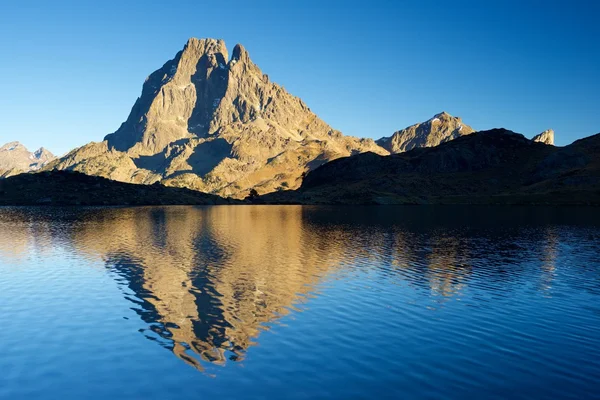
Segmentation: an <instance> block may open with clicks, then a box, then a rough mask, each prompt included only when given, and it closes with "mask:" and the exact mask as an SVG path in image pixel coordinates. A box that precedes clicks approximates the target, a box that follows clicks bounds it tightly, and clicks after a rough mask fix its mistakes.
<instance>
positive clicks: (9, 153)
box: [0, 142, 56, 177]
mask: <svg viewBox="0 0 600 400" xmlns="http://www.w3.org/2000/svg"><path fill="white" fill-rule="evenodd" d="M55 158H56V157H54V155H53V154H52V153H50V152H49V151H48V150H46V149H44V148H43V147H41V148H39V149H38V150H36V151H34V152H30V151H29V150H27V148H26V147H25V146H23V145H22V144H21V143H19V142H10V143H7V144H5V145H4V146H2V147H0V176H1V177H7V176H11V175H16V174H18V173H21V172H29V171H35V170H38V169H40V168H41V167H43V166H44V165H45V164H46V163H48V162H49V161H52V160H53V159H55Z"/></svg>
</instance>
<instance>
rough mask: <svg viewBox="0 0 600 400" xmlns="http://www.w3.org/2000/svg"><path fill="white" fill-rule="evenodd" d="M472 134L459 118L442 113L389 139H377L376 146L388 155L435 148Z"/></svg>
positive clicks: (398, 132) (469, 128)
mask: <svg viewBox="0 0 600 400" xmlns="http://www.w3.org/2000/svg"><path fill="white" fill-rule="evenodd" d="M473 132H474V130H473V128H471V127H470V126H468V125H465V124H464V123H463V122H462V119H461V118H459V117H453V116H452V115H450V114H448V113H447V112H445V111H442V112H441V113H438V114H435V115H434V116H433V117H431V118H430V119H428V120H427V121H425V122H422V123H419V124H415V125H411V126H409V127H407V128H405V129H402V130H400V131H397V132H395V133H394V134H393V135H392V136H391V137H383V138H381V139H379V140H378V141H377V144H379V145H380V146H382V147H383V148H385V149H386V150H388V151H389V152H390V153H402V152H405V151H408V150H412V149H414V148H415V147H433V146H437V145H439V144H440V143H444V142H447V141H449V140H452V139H456V138H457V137H460V136H464V135H468V134H470V133H473Z"/></svg>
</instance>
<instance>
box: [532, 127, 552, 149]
mask: <svg viewBox="0 0 600 400" xmlns="http://www.w3.org/2000/svg"><path fill="white" fill-rule="evenodd" d="M531 140H533V141H534V142H540V143H545V144H549V145H552V146H554V131H553V130H552V129H548V130H545V131H544V132H542V133H540V134H539V135H535V136H534V137H533V138H532V139H531Z"/></svg>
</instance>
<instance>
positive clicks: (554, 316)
mask: <svg viewBox="0 0 600 400" xmlns="http://www.w3.org/2000/svg"><path fill="white" fill-rule="evenodd" d="M0 326H1V328H2V329H0V398H2V399H21V398H23V399H81V398H89V399H107V398H112V399H167V398H168V399H171V398H172V399H201V398H207V399H209V398H210V399H214V398H218V399H229V398H231V399H259V398H273V399H282V398H289V399H309V398H310V399H315V398H333V399H354V398H356V399H360V398H450V399H464V398H474V399H479V398H594V397H595V398H600V210H598V209H585V208H565V209H543V208H482V207H471V208H465V207H437V208H435V207H362V208H361V207H340V208H327V207H296V206H282V207H278V206H221V207H205V208H202V207H163V208H104V209H103V208H89V209H69V208H62V209H61V208H0Z"/></svg>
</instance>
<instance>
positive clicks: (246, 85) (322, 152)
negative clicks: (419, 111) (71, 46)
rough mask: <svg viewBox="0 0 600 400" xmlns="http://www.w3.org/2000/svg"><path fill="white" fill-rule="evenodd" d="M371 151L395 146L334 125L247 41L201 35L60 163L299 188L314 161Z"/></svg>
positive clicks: (234, 186) (194, 182) (243, 186)
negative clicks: (255, 58) (112, 121)
mask: <svg viewBox="0 0 600 400" xmlns="http://www.w3.org/2000/svg"><path fill="white" fill-rule="evenodd" d="M365 151H373V152H376V153H379V154H386V153H387V152H386V151H385V150H383V149H382V148H380V147H379V146H377V145H376V144H375V142H374V141H373V140H371V139H357V138H353V137H347V136H343V135H342V134H341V133H340V132H338V131H335V130H334V129H332V128H331V127H330V126H329V125H327V124H326V123H325V122H323V121H322V120H321V119H319V118H318V117H317V116H316V115H315V114H314V113H313V112H312V111H311V110H310V109H309V108H308V107H307V106H306V104H304V102H303V101H302V100H301V99H299V98H297V97H295V96H293V95H291V94H289V93H288V92H287V91H286V90H285V89H284V88H283V87H281V86H279V85H277V84H275V83H273V82H271V81H270V80H269V78H268V76H267V75H265V74H263V73H262V71H261V70H260V69H259V68H258V66H256V65H255V64H254V63H253V62H252V61H251V59H250V56H249V55H248V52H247V51H246V50H245V49H244V47H243V46H241V45H236V46H235V48H234V49H233V53H232V55H231V58H229V55H228V52H227V48H226V47H225V43H224V42H223V41H222V40H215V39H194V38H192V39H190V40H189V41H188V42H187V44H186V45H185V47H184V49H183V50H182V51H180V52H179V53H177V54H176V56H175V58H173V60H170V61H168V62H167V63H166V64H164V65H163V66H162V67H161V68H160V69H158V70H157V71H155V72H154V73H152V74H151V75H150V76H149V77H148V78H147V79H146V82H145V83H144V85H143V88H142V94H141V96H140V98H138V99H137V101H136V103H135V105H134V106H133V108H132V110H131V113H130V115H129V117H128V118H127V120H126V121H125V122H124V123H123V124H122V125H121V127H120V128H119V129H118V130H117V131H116V132H114V133H112V134H110V135H108V136H106V138H105V142H103V143H92V144H89V145H87V146H84V147H82V148H80V149H77V150H75V151H73V152H71V153H70V154H69V155H67V156H66V157H64V158H63V159H62V160H61V161H60V162H58V163H56V164H54V165H53V167H56V168H59V169H66V168H68V169H75V170H77V171H80V172H84V173H87V174H91V175H101V176H105V177H108V178H111V179H117V180H122V181H126V182H136V183H153V182H156V181H164V182H165V183H166V184H169V185H173V186H185V187H190V188H193V189H198V190H202V191H207V192H217V193H218V194H221V195H234V196H237V197H245V196H246V195H247V193H248V190H249V189H250V188H256V189H257V190H258V191H259V192H260V193H264V192H269V191H274V190H278V189H287V188H290V189H293V188H296V187H298V186H299V185H300V182H301V179H302V176H303V174H304V173H306V172H307V171H309V170H311V169H314V168H315V167H317V166H319V165H321V164H323V163H325V162H327V161H329V160H332V159H335V158H339V157H343V156H349V155H352V154H355V153H360V152H365Z"/></svg>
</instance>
